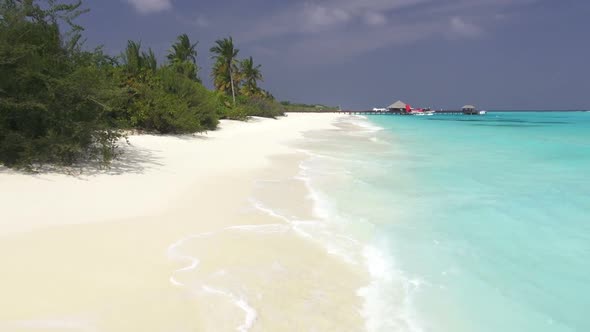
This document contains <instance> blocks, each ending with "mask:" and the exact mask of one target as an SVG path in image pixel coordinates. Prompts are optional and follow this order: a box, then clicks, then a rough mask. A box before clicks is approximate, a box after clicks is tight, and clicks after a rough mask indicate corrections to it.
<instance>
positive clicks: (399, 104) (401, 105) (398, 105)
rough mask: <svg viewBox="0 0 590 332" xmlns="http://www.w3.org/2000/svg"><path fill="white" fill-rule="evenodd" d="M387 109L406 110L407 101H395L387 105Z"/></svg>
mask: <svg viewBox="0 0 590 332" xmlns="http://www.w3.org/2000/svg"><path fill="white" fill-rule="evenodd" d="M387 109H388V110H390V111H392V110H395V111H398V110H404V109H406V103H404V102H403V101H401V100H398V101H396V102H395V103H393V104H391V105H389V106H387Z"/></svg>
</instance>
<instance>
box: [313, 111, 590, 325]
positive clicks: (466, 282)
mask: <svg viewBox="0 0 590 332" xmlns="http://www.w3.org/2000/svg"><path fill="white" fill-rule="evenodd" d="M351 125H354V126H361V127H362V130H348V129H350V128H349V126H351ZM340 126H341V130H334V131H333V132H327V133H326V132H323V133H319V132H318V133H310V134H309V135H308V142H309V144H308V145H306V146H304V147H303V148H304V149H305V150H306V151H307V152H308V153H309V154H310V156H311V157H310V158H309V159H308V160H307V161H306V162H305V163H304V164H303V165H302V169H303V170H304V171H305V174H304V175H305V176H306V179H307V181H308V182H309V185H310V188H312V190H313V192H314V195H315V198H316V200H317V202H318V204H317V205H318V206H317V210H318V214H319V215H321V216H322V217H323V218H324V219H325V220H327V221H328V222H329V223H330V224H331V225H332V227H333V228H334V229H337V230H338V232H341V233H342V234H344V233H346V234H349V235H350V236H351V237H353V238H355V239H356V240H358V241H359V243H363V245H362V246H361V247H362V249H361V251H362V253H361V254H360V255H361V257H362V260H363V261H364V264H366V266H367V267H368V268H369V270H370V272H371V276H372V277H373V279H372V282H371V284H370V285H367V287H365V288H364V289H362V290H360V291H359V294H360V295H362V296H363V297H364V299H365V305H364V308H363V314H364V315H365V317H366V319H367V327H368V330H369V331H445V332H468V331H469V332H478V331H480V332H488V331H489V332H498V331H503V332H523V331H531V332H533V331H534V332H545V331H551V332H566V331H567V332H570V331H572V332H573V331H578V332H583V331H590V174H589V171H590V113H588V112H567V113H566V112H504V113H501V112H491V113H488V114H487V115H485V116H462V115H457V116H452V115H434V116H421V117H417V116H372V117H369V118H368V119H366V118H365V119H363V118H359V117H350V118H349V119H345V120H344V121H343V122H342V123H341V124H340ZM346 250H347V249H346V248H343V251H344V252H345V251H346Z"/></svg>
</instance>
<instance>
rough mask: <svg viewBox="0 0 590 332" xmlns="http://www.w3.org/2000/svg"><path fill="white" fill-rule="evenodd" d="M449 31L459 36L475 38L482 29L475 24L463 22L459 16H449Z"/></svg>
mask: <svg viewBox="0 0 590 332" xmlns="http://www.w3.org/2000/svg"><path fill="white" fill-rule="evenodd" d="M451 32H452V33H453V34H455V35H457V36H460V37H467V38H475V37H478V36H480V35H481V34H482V29H481V28H480V27H478V26H477V25H475V24H472V23H469V22H465V21H464V20H463V19H462V18H460V17H453V18H451Z"/></svg>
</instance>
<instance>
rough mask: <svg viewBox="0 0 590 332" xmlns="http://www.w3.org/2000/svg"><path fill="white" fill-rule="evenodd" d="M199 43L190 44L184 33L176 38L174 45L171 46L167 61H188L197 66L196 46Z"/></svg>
mask: <svg viewBox="0 0 590 332" xmlns="http://www.w3.org/2000/svg"><path fill="white" fill-rule="evenodd" d="M198 44H199V42H196V43H194V44H191V40H190V39H189V37H188V35H187V34H186V33H183V34H182V35H180V36H178V37H177V38H176V43H174V44H172V48H171V49H170V50H169V51H168V60H170V61H175V60H178V61H181V62H184V61H190V62H192V63H194V64H197V45H198Z"/></svg>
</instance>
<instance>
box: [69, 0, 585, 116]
mask: <svg viewBox="0 0 590 332" xmlns="http://www.w3.org/2000/svg"><path fill="white" fill-rule="evenodd" d="M85 6H86V7H87V8H90V9H91V12H90V13H88V14H86V15H84V16H83V17H82V18H80V20H79V22H80V23H82V25H84V26H85V27H86V35H85V36H86V37H87V44H88V46H95V45H104V47H105V49H106V51H107V52H108V53H110V54H118V53H120V52H121V50H122V49H123V48H124V47H125V44H126V41H127V40H128V39H133V40H140V41H141V42H142V45H144V46H146V47H148V46H149V47H152V48H153V49H154V51H155V52H156V54H158V56H159V57H160V59H162V60H163V59H164V56H165V54H166V52H167V49H168V48H169V47H170V44H171V42H172V41H174V39H175V38H176V36H177V35H178V34H180V33H187V34H188V35H189V36H190V37H191V39H193V40H194V41H199V46H198V52H199V54H198V62H199V65H200V66H201V67H203V70H202V71H201V74H200V75H201V78H202V79H203V81H204V82H205V84H206V85H208V86H211V83H210V81H211V80H210V78H209V70H208V68H209V67H210V66H211V61H210V59H209V56H210V55H209V52H208V50H209V48H210V47H211V45H212V43H213V41H214V40H215V39H217V38H220V37H225V36H229V35H231V36H232V37H233V38H234V42H235V43H236V45H237V47H238V48H239V49H240V56H241V57H247V56H253V57H254V60H255V62H257V63H260V64H262V69H263V74H264V77H265V81H264V82H263V83H262V85H263V86H264V87H265V88H267V89H269V90H270V91H271V92H272V93H273V94H274V95H275V96H276V97H277V98H278V99H281V100H285V99H288V100H293V101H301V102H310V103H326V104H330V105H341V106H342V107H343V108H348V109H350V108H352V109H362V108H369V107H373V106H386V105H388V104H389V103H391V102H393V101H395V100H397V99H401V100H403V101H405V102H407V103H410V104H412V105H413V106H423V107H427V106H431V107H434V108H457V107H460V106H462V105H463V104H466V103H470V104H475V105H478V106H479V107H481V108H483V109H588V108H590V42H589V40H588V33H589V32H590V1H588V0H315V1H311V0H304V1H297V0H291V1H281V0H273V1H271V0H217V1H202V0H199V1H197V0H101V1H89V0H86V1H85Z"/></svg>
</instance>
